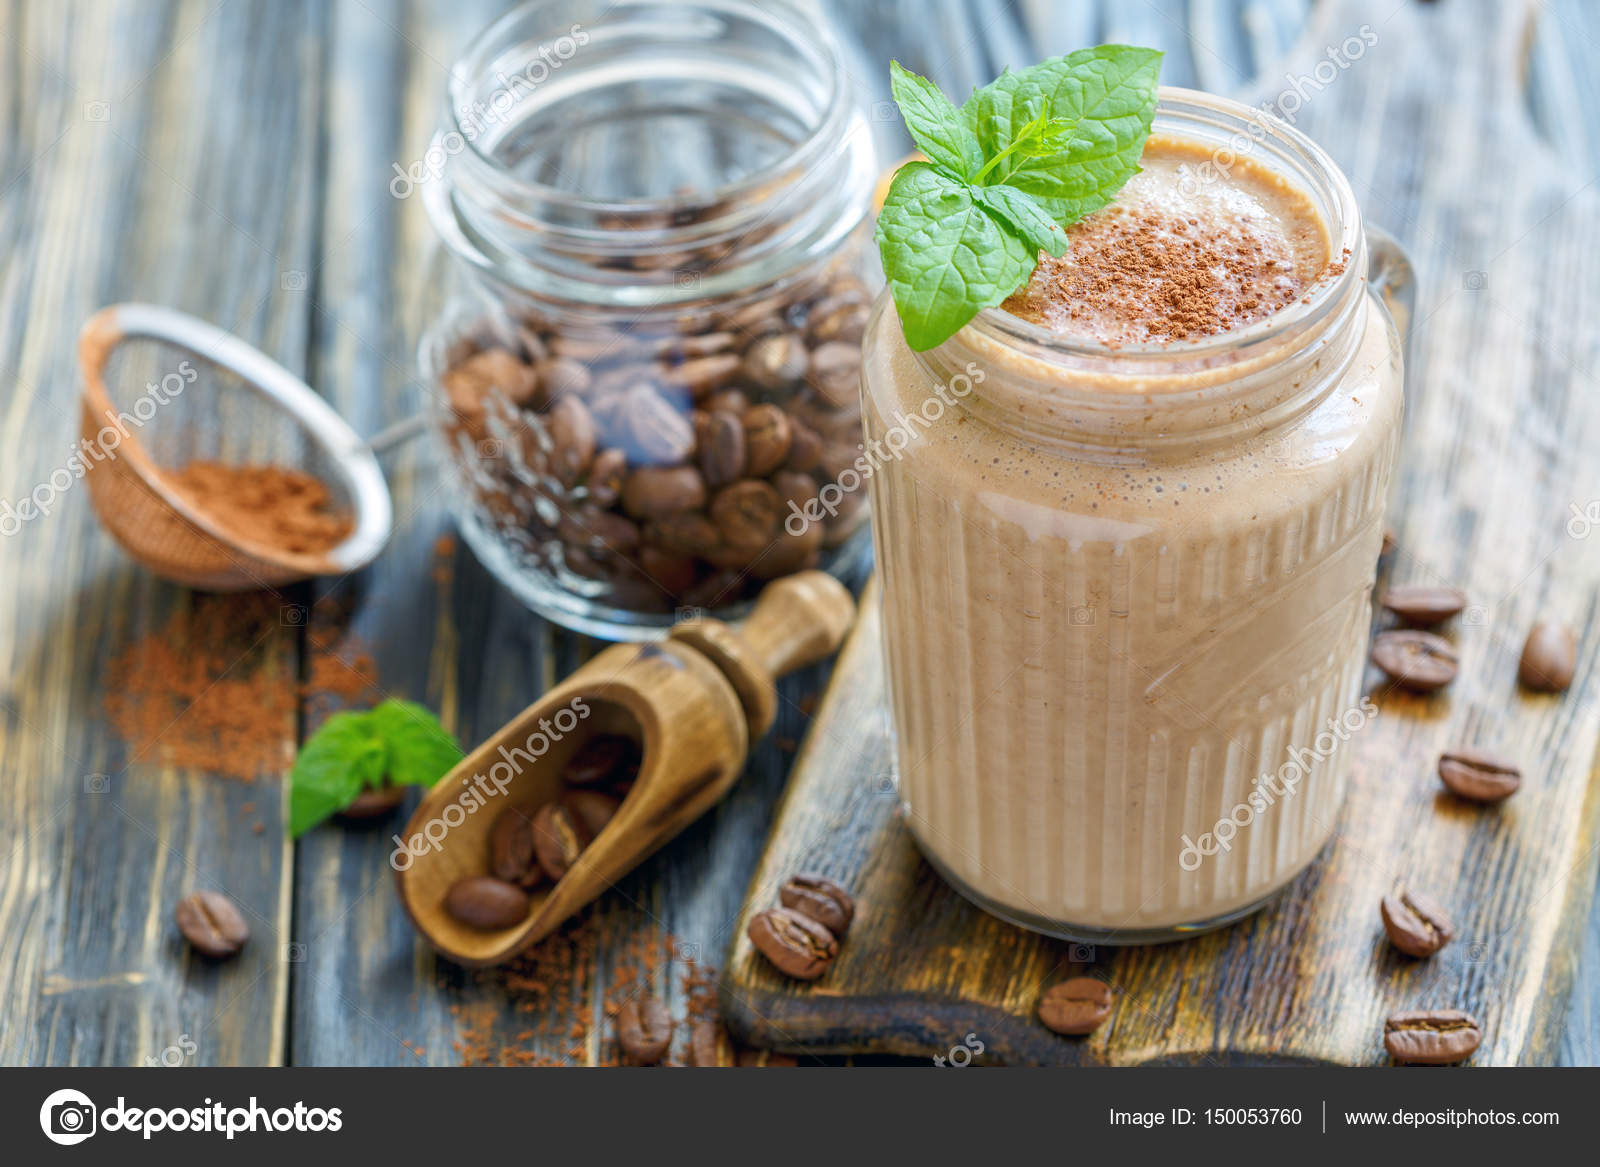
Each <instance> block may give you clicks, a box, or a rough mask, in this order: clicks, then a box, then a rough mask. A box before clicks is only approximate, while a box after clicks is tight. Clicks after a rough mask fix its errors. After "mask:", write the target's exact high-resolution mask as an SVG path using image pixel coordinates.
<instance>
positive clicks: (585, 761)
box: [561, 733, 639, 786]
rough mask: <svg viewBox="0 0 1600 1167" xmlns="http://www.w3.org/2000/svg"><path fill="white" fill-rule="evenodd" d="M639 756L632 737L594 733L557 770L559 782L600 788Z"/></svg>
mask: <svg viewBox="0 0 1600 1167" xmlns="http://www.w3.org/2000/svg"><path fill="white" fill-rule="evenodd" d="M638 756H639V747H638V746H636V745H634V744H633V739H632V738H626V737H623V736H622V735H621V734H615V733H602V734H596V735H595V736H594V737H592V738H590V739H589V740H588V741H586V742H584V743H583V744H582V745H581V746H579V747H578V748H577V749H576V750H574V751H572V756H571V757H569V758H568V759H567V764H566V765H565V766H563V767H562V768H561V780H562V781H563V782H565V783H566V784H567V785H568V786H603V785H605V784H606V783H608V782H610V781H611V779H612V778H613V777H615V776H616V774H617V772H618V771H619V770H621V769H622V768H623V767H624V766H626V765H627V764H628V763H629V762H631V761H633V760H634V759H636V758H637V757H638Z"/></svg>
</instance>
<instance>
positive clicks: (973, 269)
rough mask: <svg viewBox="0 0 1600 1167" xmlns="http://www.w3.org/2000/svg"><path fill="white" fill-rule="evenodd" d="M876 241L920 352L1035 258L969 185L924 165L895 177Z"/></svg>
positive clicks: (996, 298) (999, 292)
mask: <svg viewBox="0 0 1600 1167" xmlns="http://www.w3.org/2000/svg"><path fill="white" fill-rule="evenodd" d="M877 240H878V249H879V252H880V253H881V255H882V257H883V268H884V272H885V274H886V275H887V277H888V280H889V289H890V292H891V293H892V295H893V296H894V302H895V306H896V307H897V308H898V309H899V312H900V326H901V328H902V329H903V330H904V332H905V336H906V343H907V344H909V345H910V346H911V347H912V348H913V349H916V350H918V351H919V352H920V351H922V350H924V349H930V348H932V347H934V346H935V345H937V344H942V343H943V342H944V341H946V340H948V339H950V337H952V336H954V335H955V334H956V332H957V331H959V330H960V329H961V327H962V326H963V325H965V324H966V323H967V321H969V320H971V319H972V318H973V317H974V316H976V315H977V314H978V313H979V312H980V311H981V310H983V309H984V308H989V307H993V306H994V305H995V304H998V303H1000V301H1002V300H1004V299H1005V298H1006V297H1007V296H1009V295H1010V294H1011V293H1012V292H1014V291H1015V290H1016V289H1017V287H1018V285H1019V284H1020V283H1021V282H1022V281H1023V280H1025V279H1027V278H1028V275H1029V273H1030V272H1032V271H1033V268H1034V265H1035V264H1036V263H1037V262H1038V252H1037V250H1036V249H1035V248H1032V247H1030V246H1029V245H1027V244H1026V243H1024V242H1023V241H1022V240H1021V239H1020V238H1018V237H1017V235H1015V234H1014V233H1013V232H1012V231H1010V230H1007V229H1006V227H1004V226H1002V224H1001V222H1000V220H999V219H997V218H996V217H995V215H994V214H993V213H992V212H991V211H990V210H989V209H988V208H987V207H985V206H981V205H980V204H979V203H978V202H976V201H975V200H974V198H973V193H972V189H971V188H970V187H968V186H967V185H966V184H965V183H962V182H959V181H957V180H955V179H953V178H951V177H950V176H948V175H946V174H944V173H942V172H940V171H938V170H936V169H934V168H933V167H932V166H930V165H928V164H927V163H925V162H913V163H911V164H910V165H907V166H903V167H901V168H900V171H899V173H898V174H896V175H895V176H894V182H893V184H892V185H891V186H890V187H889V197H888V198H887V199H886V200H885V201H884V204H883V210H882V211H880V212H879V214H878V227H877Z"/></svg>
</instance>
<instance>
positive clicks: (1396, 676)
mask: <svg viewBox="0 0 1600 1167" xmlns="http://www.w3.org/2000/svg"><path fill="white" fill-rule="evenodd" d="M1372 663H1373V664H1375V665H1377V666H1378V667H1379V668H1380V669H1382V670H1383V671H1384V672H1386V673H1388V674H1389V677H1390V679H1391V680H1393V681H1394V682H1395V683H1396V684H1397V685H1399V686H1401V687H1402V688H1405V689H1410V690H1412V691H1413V692H1416V693H1431V692H1433V691H1434V690H1435V689H1442V688H1444V687H1445V686H1446V685H1448V684H1449V683H1450V682H1451V681H1453V680H1455V678H1456V666H1457V663H1458V658H1457V656H1456V650H1455V646H1454V645H1453V644H1451V643H1450V642H1449V641H1448V640H1446V639H1444V637H1442V636H1435V635H1434V634H1433V633H1431V632H1422V631H1419V630H1417V629H1405V630H1402V631H1395V632H1382V633H1379V634H1378V638H1377V640H1375V641H1373V644H1372Z"/></svg>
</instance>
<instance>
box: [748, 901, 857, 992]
mask: <svg viewBox="0 0 1600 1167" xmlns="http://www.w3.org/2000/svg"><path fill="white" fill-rule="evenodd" d="M749 935H750V942H751V943H752V944H754V945H755V946H756V948H757V950H759V951H760V953H761V955H762V956H764V957H766V958H767V959H768V960H770V961H771V962H772V963H773V965H774V966H776V968H777V969H778V971H779V972H781V973H784V974H786V975H788V976H791V977H794V978H795V979H796V980H801V981H814V980H816V979H817V978H818V977H820V976H821V975H822V974H823V973H825V972H827V971H828V966H829V965H830V964H832V963H833V958H834V957H836V956H838V955H839V942H838V941H837V940H835V939H834V935H833V933H832V932H830V931H828V929H827V928H825V927H823V926H822V925H821V924H819V923H817V922H816V921H815V920H813V919H812V918H811V917H810V916H803V915H801V914H800V913H799V912H797V911H795V910H794V909H792V908H771V909H769V910H767V911H765V912H761V913H758V914H757V915H756V917H755V918H754V919H753V920H751V921H750V927H749Z"/></svg>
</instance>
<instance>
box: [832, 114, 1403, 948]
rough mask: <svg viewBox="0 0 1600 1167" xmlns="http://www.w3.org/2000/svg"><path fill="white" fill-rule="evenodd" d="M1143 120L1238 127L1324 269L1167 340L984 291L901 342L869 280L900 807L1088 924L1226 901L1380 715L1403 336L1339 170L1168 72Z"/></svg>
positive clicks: (1325, 822) (1299, 857)
mask: <svg viewBox="0 0 1600 1167" xmlns="http://www.w3.org/2000/svg"><path fill="white" fill-rule="evenodd" d="M1252 127H1255V128H1254V129H1252ZM1155 132H1156V133H1157V134H1159V135H1162V136H1164V137H1167V138H1176V139H1180V140H1189V141H1193V142H1198V143H1200V144H1201V145H1202V146H1204V147H1206V148H1211V149H1214V148H1217V147H1221V148H1224V149H1227V148H1231V149H1232V150H1234V151H1235V152H1238V153H1242V152H1243V151H1241V149H1240V140H1241V139H1240V137H1239V136H1240V135H1243V141H1244V142H1245V143H1247V144H1248V143H1251V142H1253V141H1255V139H1256V138H1259V139H1260V140H1259V141H1257V142H1255V144H1254V145H1252V146H1250V154H1249V157H1250V158H1251V159H1252V160H1253V161H1254V162H1256V163H1258V164H1260V165H1261V166H1264V167H1266V168H1267V169H1268V170H1270V171H1272V172H1274V173H1276V174H1278V175H1279V176H1281V177H1283V178H1284V179H1286V180H1287V181H1289V182H1290V183H1291V184H1292V185H1294V186H1296V187H1298V188H1300V189H1301V190H1302V191H1303V192H1305V193H1306V195H1307V196H1308V197H1309V198H1310V201H1311V202H1312V203H1313V204H1314V205H1315V206H1316V208H1317V210H1318V212H1319V213H1320V214H1321V216H1322V218H1323V221H1324V222H1325V223H1326V225H1327V228H1328V236H1329V242H1330V244H1331V255H1332V256H1333V257H1334V259H1335V261H1336V262H1335V264H1334V265H1333V266H1332V267H1331V268H1330V269H1329V274H1328V276H1327V277H1326V278H1324V279H1323V280H1322V281H1321V282H1320V283H1319V284H1318V285H1317V286H1316V287H1315V289H1314V290H1313V291H1312V292H1310V293H1308V294H1307V295H1306V296H1305V297H1304V298H1302V299H1301V300H1298V301H1296V302H1295V303H1293V304H1292V305H1291V306H1289V307H1288V308H1286V309H1284V310H1282V311H1280V312H1279V313H1277V314H1275V315H1272V316H1270V317H1267V318H1266V319H1264V320H1260V321H1258V322H1256V323H1253V324H1250V325H1248V326H1245V327H1241V328H1239V329H1237V330H1235V331H1232V332H1228V333H1224V334H1222V335H1218V336H1210V337H1206V338H1203V339H1199V340H1193V341H1184V342H1174V343H1170V344H1167V345H1165V346H1162V345H1150V344H1146V345H1136V346H1127V347H1122V348H1111V347H1107V346H1103V345H1099V344H1096V343H1092V342H1088V341H1080V340H1077V339H1072V340H1069V339H1066V338H1064V337H1062V336H1061V335H1060V334H1052V333H1051V332H1049V331H1047V330H1045V329H1043V328H1040V327H1038V326H1037V325H1034V324H1031V323H1029V322H1026V321H1024V320H1021V319H1019V318H1017V317H1015V316H1012V315H1010V314H1008V313H1006V312H1004V311H1002V310H998V309H991V310H989V311H986V312H984V313H982V314H980V316H979V317H978V318H977V319H976V320H975V321H974V322H973V323H972V324H970V325H969V326H968V327H966V328H965V329H963V330H962V331H961V332H960V333H958V334H957V335H956V336H955V337H953V338H952V339H951V340H949V341H947V342H946V343H945V344H943V345H942V346H940V347H938V348H936V349H934V350H931V351H929V352H927V353H913V352H911V351H910V350H909V349H908V348H907V347H906V345H905V343H904V340H903V338H902V336H901V332H900V328H899V322H898V320H897V319H896V317H895V313H894V308H893V305H892V304H891V303H889V302H888V300H887V297H883V298H880V300H879V302H878V304H877V305H876V307H875V309H874V314H873V316H872V319H871V320H870V321H869V323H868V329H867V337H866V342H865V345H864V353H863V374H862V379H863V396H864V398H865V416H866V428H867V435H868V449H869V450H882V451H886V453H885V456H884V458H883V459H882V463H881V466H880V467H879V468H878V470H877V473H876V474H875V476H874V477H873V479H872V509H873V517H872V523H873V529H874V532H875V535H876V541H877V554H878V564H879V571H880V574H881V577H882V583H883V599H884V637H885V643H886V651H887V660H888V679H889V689H890V696H891V701H892V708H893V715H894V722H895V729H896V738H897V752H898V762H899V783H900V787H899V790H900V795H901V798H902V799H903V801H904V804H905V808H906V811H907V822H908V825H909V826H910V828H911V830H912V832H913V833H914V835H915V836H916V838H917V840H918V843H919V844H920V846H921V848H922V850H923V852H924V854H925V855H926V856H927V857H928V859H929V860H930V861H931V862H932V863H933V864H934V866H935V867H937V868H938V869H939V870H940V871H941V872H942V873H943V874H944V875H945V876H946V877H947V878H948V879H949V880H950V882H951V883H953V884H954V885H955V886H956V887H957V888H958V889H960V890H961V891H962V892H963V893H964V894H966V895H967V896H968V897H969V898H971V899H972V900H974V901H975V902H976V903H978V904H979V905H980V906H982V907H983V908H985V909H986V910H988V911H990V912H992V913H994V914H996V915H999V916H1002V917H1004V918H1006V919H1009V920H1011V921H1013V922H1015V923H1019V924H1021V925H1023V926H1026V927H1029V928H1033V929H1036V930H1039V931H1044V932H1048V933H1052V934H1055V935H1060V936H1066V937H1069V938H1073V939H1079V940H1084V941H1089V942H1093V943H1111V944H1117V943H1128V944H1134V943H1150V942H1155V941H1160V940H1167V939H1173V938H1176V937H1178V936H1181V935H1184V934H1187V933H1191V932H1196V931H1201V930H1205V929H1208V928H1213V927H1220V926H1221V925H1223V924H1225V923H1228V922H1230V921H1232V920H1235V919H1238V918H1239V917H1241V916H1243V915H1245V914H1246V913H1248V912H1250V911H1252V910H1254V909H1255V908H1256V907H1259V906H1260V905H1261V904H1262V903H1263V902H1264V901H1265V899H1266V898H1267V897H1269V896H1271V895H1272V894H1273V893H1274V892H1275V891H1277V890H1278V889H1280V888H1281V887H1283V885H1284V884H1286V883H1287V882H1288V881H1289V880H1290V879H1291V878H1293V877H1294V876H1295V875H1296V874H1297V873H1298V872H1300V871H1301V870H1302V869H1303V868H1305V867H1306V866H1307V865H1308V864H1310V862H1311V861H1312V859H1313V858H1314V857H1315V856H1316V854H1317V852H1318V851H1319V850H1320V849H1321V847H1322V846H1323V844H1324V843H1325V842H1326V841H1327V839H1328V838H1329V836H1330V834H1331V832H1332V831H1333V829H1334V824H1335V821H1336V819H1337V817H1338V813H1339V809H1340V805H1341V803H1342V800H1343V797H1344V792H1345V786H1346V762H1347V755H1348V752H1349V750H1348V742H1349V740H1350V738H1351V737H1352V736H1354V735H1355V734H1357V733H1359V731H1360V729H1361V727H1362V726H1363V725H1364V724H1365V722H1366V719H1367V718H1368V717H1370V716H1371V715H1372V714H1373V713H1375V708H1374V707H1373V706H1372V705H1371V704H1370V703H1369V702H1368V701H1366V700H1364V699H1363V695H1362V690H1361V679H1362V674H1363V668H1364V660H1365V656H1366V646H1367V636H1368V623H1369V614H1370V592H1371V588H1372V584H1373V578H1374V568H1375V564H1376V563H1377V559H1378V554H1379V548H1380V543H1381V539H1382V531H1383V515H1384V509H1385V502H1386V496H1387V490H1388V484H1389V477H1390V472H1391V469H1392V467H1393V463H1394V457H1395V450H1396V447H1397V443H1398V438H1399V431H1400V420H1401V348H1400V343H1399V340H1398V337H1397V334H1396V331H1395V328H1394V325H1393V323H1392V322H1391V319H1390V316H1389V314H1388V312H1387V311H1386V309H1385V307H1384V305H1383V303H1382V301H1381V300H1380V299H1379V298H1378V296H1376V295H1374V294H1373V292H1372V290H1371V289H1369V287H1368V284H1367V278H1366V277H1367V275H1368V246H1367V241H1366V238H1365V235H1364V232H1363V229H1362V224H1361V219H1360V214H1359V211H1358V210H1357V207H1356V203H1355V200H1354V198H1353V196H1352V194H1351V191H1350V187H1349V184H1348V182H1347V181H1346V180H1345V178H1344V176H1343V175H1342V174H1340V173H1339V171H1338V169H1337V167H1336V166H1335V165H1334V164H1333V162H1332V161H1331V160H1330V159H1329V158H1328V157H1327V156H1326V155H1325V154H1324V153H1323V152H1322V151H1321V150H1320V149H1318V148H1317V147H1316V146H1315V145H1314V144H1313V143H1312V142H1311V141H1309V140H1308V139H1307V138H1306V137H1305V136H1304V135H1303V134H1300V133H1298V132H1297V131H1295V130H1293V129H1292V128H1290V127H1289V126H1287V125H1285V124H1283V123H1281V122H1278V121H1276V120H1271V121H1270V122H1263V120H1262V119H1261V118H1260V116H1259V115H1257V114H1256V113H1255V112H1254V111H1252V110H1250V109H1248V108H1246V107H1244V106H1240V105H1237V104H1235V103H1232V102H1228V101H1224V100H1221V99H1218V98H1213V97H1210V96H1206V95H1202V94H1198V93H1191V92H1189V91H1185V90H1173V89H1163V90H1162V93H1161V100H1160V103H1159V106H1158V109H1157V113H1156V123H1155ZM1341 256H1343V260H1342V264H1343V266H1342V268H1341V267H1340V264H1339V260H1340V257H1341ZM908 430H909V431H910V432H911V438H910V439H909V440H908V439H907V438H906V436H904V431H908Z"/></svg>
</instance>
